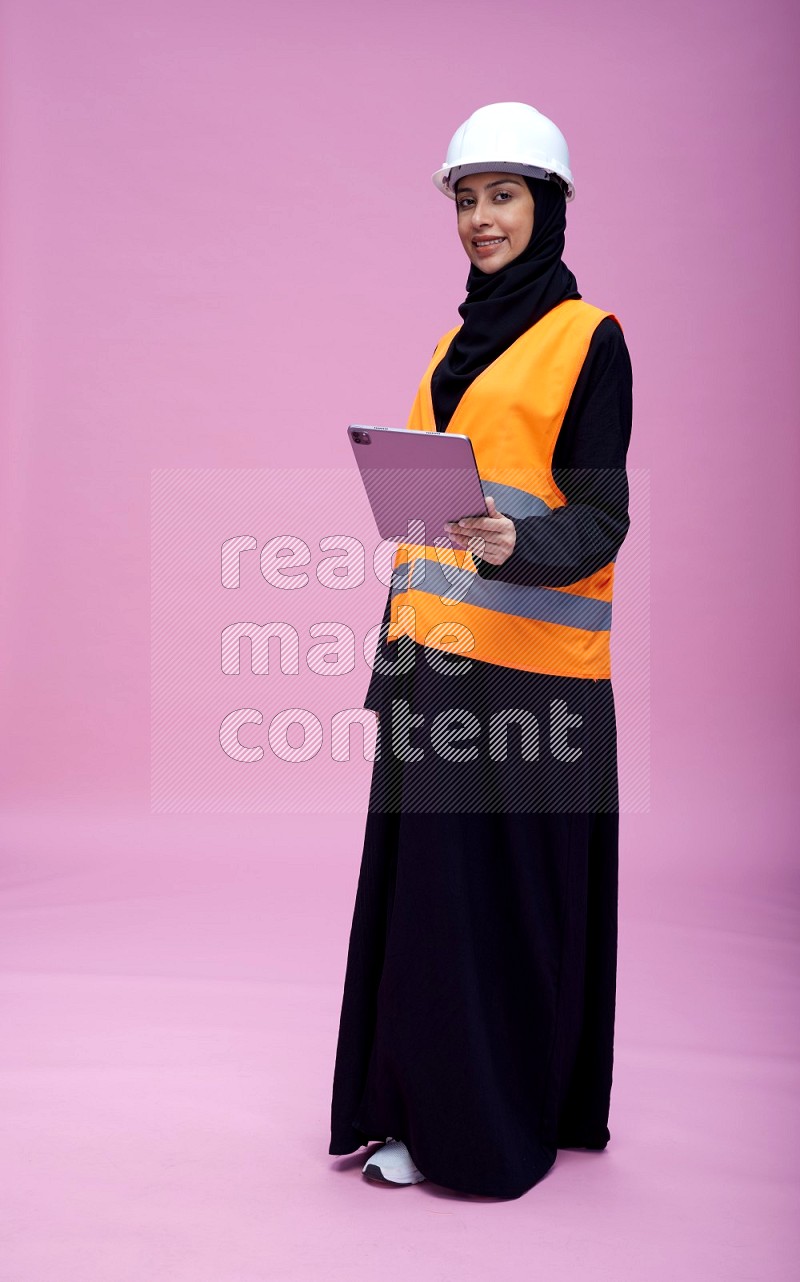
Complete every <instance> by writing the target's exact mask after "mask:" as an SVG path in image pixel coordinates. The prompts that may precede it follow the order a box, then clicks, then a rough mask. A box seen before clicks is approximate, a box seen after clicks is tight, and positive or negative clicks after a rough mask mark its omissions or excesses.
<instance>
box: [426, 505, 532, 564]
mask: <svg viewBox="0 0 800 1282" xmlns="http://www.w3.org/2000/svg"><path fill="white" fill-rule="evenodd" d="M486 506H487V507H488V509H489V515H488V516H465V517H464V519H463V520H461V521H458V522H453V521H448V522H447V523H446V525H445V527H444V528H445V531H446V532H447V534H449V536H450V538H451V540H452V542H453V545H454V546H455V547H458V548H469V549H470V551H471V552H475V555H476V556H477V555H478V553H477V551H475V549H474V548H473V547H472V546H471V545H472V542H473V539H474V537H475V535H476V534H479V535H480V537H481V538H482V539H483V540H484V543H485V546H484V549H483V551H482V552H481V553H480V559H481V560H482V561H488V562H489V564H490V565H502V564H503V562H504V561H507V560H508V558H509V557H510V556H511V553H512V552H513V551H514V544H515V543H516V541H517V531H516V528H515V526H514V522H513V521H512V520H511V518H510V517H508V516H503V513H502V512H498V510H497V508H496V507H495V503H494V499H493V498H492V496H491V494H487V495H486ZM476 547H480V543H476Z"/></svg>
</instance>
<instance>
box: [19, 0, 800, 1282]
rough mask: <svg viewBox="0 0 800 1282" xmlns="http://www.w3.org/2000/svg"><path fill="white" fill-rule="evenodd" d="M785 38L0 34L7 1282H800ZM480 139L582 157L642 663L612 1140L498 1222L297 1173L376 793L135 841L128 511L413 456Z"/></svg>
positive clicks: (324, 1094) (317, 15) (634, 28)
mask: <svg viewBox="0 0 800 1282" xmlns="http://www.w3.org/2000/svg"><path fill="white" fill-rule="evenodd" d="M797 27H798V23H797V20H796V18H795V16H794V15H793V14H792V15H791V16H790V7H789V6H788V5H783V4H776V3H772V4H770V3H763V2H762V3H758V4H756V3H755V2H754V0H752V2H751V0H748V2H747V3H744V2H742V0H734V2H733V3H731V2H727V3H722V2H721V0H714V3H704V4H701V3H694V4H689V3H686V2H685V0H678V2H677V3H671V4H669V5H667V4H664V3H655V4H650V5H648V6H646V7H645V8H642V7H641V6H639V5H636V4H634V2H633V0H610V2H609V3H606V4H604V5H602V6H601V7H600V8H598V6H597V5H596V4H590V3H578V2H577V0H564V3H561V4H559V5H552V6H549V7H548V8H547V9H545V8H544V7H541V6H540V7H538V8H537V9H535V8H534V7H533V6H531V5H529V4H523V3H510V2H509V0H496V2H495V3H493V4H492V5H487V4H478V3H476V2H475V0H468V2H466V3H463V4H462V5H460V6H459V5H454V4H451V3H444V2H442V0H430V2H429V3H426V4H424V5H423V4H411V5H410V6H406V7H405V8H401V7H398V8H397V9H396V10H394V11H393V12H389V11H385V10H384V9H382V8H377V7H375V6H374V4H369V3H366V0H364V2H363V3H353V4H347V5H342V6H338V7H330V6H323V5H322V4H321V3H317V4H309V3H307V2H304V0H299V2H297V3H293V4H287V5H271V4H257V3H255V0H227V2H226V3H224V4H222V3H218V2H215V3H208V2H206V3H202V2H199V3H193V4H189V3H178V0H159V2H158V3H155V0H143V2H142V0H138V2H137V3H136V4H133V3H127V4H108V3H101V2H100V0H61V2H58V0H6V3H5V5H4V11H3V17H2V33H1V34H2V59H3V66H2V73H3V103H2V143H3V180H2V192H1V193H0V199H2V233H3V235H2V255H3V260H2V269H3V289H2V304H1V305H2V350H1V352H0V357H1V358H2V396H3V438H2V453H1V455H0V463H1V465H2V466H1V471H0V486H1V487H2V489H1V491H0V530H1V531H2V541H3V543H2V545H3V548H4V550H5V555H4V558H3V572H2V575H0V594H1V595H2V605H3V650H4V661H3V664H2V673H1V674H0V680H2V689H1V694H2V713H3V722H4V725H5V727H6V730H5V735H4V737H3V749H2V755H3V761H2V767H3V770H2V859H3V902H2V907H3V929H2V941H3V942H2V961H3V975H2V979H1V980H0V982H1V983H2V987H3V995H4V1008H5V1011H6V1024H7V1027H8V1033H7V1036H6V1038H5V1039H4V1045H5V1050H4V1052H3V1059H2V1064H1V1065H0V1069H1V1071H2V1098H3V1100H4V1102H5V1108H4V1110H3V1113H4V1116H3V1120H2V1126H3V1137H2V1144H1V1145H0V1152H2V1159H0V1161H2V1176H3V1180H4V1184H5V1188H4V1191H3V1202H4V1205H5V1207H6V1208H7V1209H8V1211H9V1214H10V1219H11V1222H12V1224H13V1226H14V1232H13V1234H11V1235H9V1236H8V1238H7V1240H6V1244H5V1250H4V1262H3V1263H2V1264H0V1271H2V1270H4V1271H2V1272H0V1276H1V1277H2V1278H3V1279H4V1280H5V1279H9V1282H11V1279H13V1282H34V1280H35V1282H40V1280H41V1282H45V1279H47V1282H50V1280H51V1279H53V1278H67V1277H70V1278H71V1277H81V1278H82V1279H86V1280H87V1282H90V1280H93V1279H95V1278H97V1279H103V1282H105V1280H106V1279H111V1278H113V1279H114V1282H129V1280H130V1282H134V1280H135V1282H140V1279H142V1278H145V1277H147V1278H150V1279H154V1280H156V1279H157V1280H158V1282H161V1279H167V1278H169V1279H170V1280H171V1282H172V1280H174V1282H256V1280H261V1279H276V1282H285V1280H289V1279H292V1280H293V1279H314V1280H315V1282H316V1280H317V1279H328V1278H331V1279H333V1278H340V1277H341V1278H344V1277H347V1278H364V1279H373V1278H376V1277H380V1278H381V1280H382V1282H395V1279H397V1282H400V1280H401V1279H402V1280H403V1282H405V1279H407V1278H408V1277H409V1275H410V1274H411V1272H412V1270H413V1274H414V1276H416V1277H419V1278H424V1279H428V1278H430V1279H434V1278H435V1279H439V1278H442V1279H450V1278H453V1279H455V1278H458V1279H459V1282H461V1279H470V1278H480V1279H485V1278H487V1277H504V1278H518V1277H519V1278H522V1277H527V1276H529V1274H530V1273H531V1272H534V1271H537V1270H539V1269H541V1271H542V1275H543V1276H544V1275H545V1274H546V1275H547V1276H548V1277H550V1278H565V1279H566V1278H568V1279H572V1278H575V1277H578V1276H582V1275H584V1274H585V1273H588V1272H591V1274H592V1276H594V1277H596V1278H600V1279H606V1278H607V1279H614V1282H628V1280H629V1279H630V1280H631V1282H633V1280H634V1279H635V1280H636V1282H639V1279H641V1278H644V1277H646V1278H648V1279H649V1280H650V1282H660V1280H661V1279H664V1280H666V1279H670V1280H671V1279H674V1278H675V1277H677V1276H683V1277H688V1278H693V1279H694V1278H697V1279H703V1280H704V1282H705V1280H706V1279H712V1278H713V1279H716V1278H720V1279H722V1278H725V1279H738V1278H741V1279H745V1278H752V1277H754V1276H757V1277H759V1278H760V1279H762V1278H763V1279H767V1278H769V1279H773V1278H784V1277H788V1276H789V1275H790V1270H789V1265H790V1261H791V1258H792V1253H793V1252H794V1251H796V1248H797V1243H796V1240H795V1239H796V1234H795V1229H794V1224H795V1222H796V1214H795V1206H796V1197H797V1185H798V1182H799V1181H798V1171H797V1162H796V1157H795V1153H796V1151H797V1142H796V1112H797V1104H796V1100H797V1085H798V1083H797V1058H798V1050H799V1049H800V1047H798V1038H797V1034H796V1031H795V1026H794V1022H793V1018H794V1010H795V1009H796V999H797V987H798V983H797V974H798V971H797V922H798V905H797V897H796V876H795V847H796V841H795V842H792V840H791V834H792V831H793V828H792V824H793V820H795V818H796V814H795V810H794V807H793V805H792V802H793V800H794V794H793V787H792V784H793V781H794V777H795V772H796V754H795V753H794V751H793V749H794V743H795V734H794V731H795V727H796V716H797V707H796V682H795V681H794V680H793V678H794V677H795V674H796V668H797V663H796V646H797V635H798V610H797V589H796V581H797V580H796V575H797V552H796V549H797V546H798V540H797V533H798V532H797V528H796V502H795V493H796V485H797V471H798V469H797V416H796V406H797V400H798V391H799V390H800V389H798V373H797V370H798V363H797V359H796V347H797V339H798V326H797V302H796V298H797V286H798V254H797V225H798V215H800V208H798V206H799V204H800V202H799V201H798V178H797V174H796V166H795V164H794V155H795V152H796V146H797V89H796V87H793V86H796V74H795V73H796V67H795V62H796V46H797V34H798V32H797ZM506 99H508V100H522V101H528V102H532V103H533V104H534V105H535V106H537V107H538V108H539V109H540V110H542V111H544V112H545V113H546V114H547V115H549V116H551V117H552V118H553V119H554V120H555V121H556V122H557V123H558V125H559V127H560V128H561V129H562V130H563V132H564V133H565V135H566V137H567V139H568V142H569V145H570V152H571V160H572V168H573V173H574V176H575V182H576V188H577V197H576V200H575V201H574V202H573V203H571V204H570V205H569V206H568V226H567V246H566V251H565V260H566V262H567V263H568V265H569V266H570V267H571V269H572V270H573V271H574V272H575V275H576V277H577V279H578V283H579V288H580V289H581V291H582V293H583V295H584V297H585V298H586V299H587V300H588V301H590V302H592V303H595V304H596V305H598V306H601V307H603V308H605V309H607V310H609V311H613V312H614V313H615V314H616V315H617V316H618V317H619V319H620V321H621V323H622V325H623V328H624V330H625V335H626V339H627V342H628V346H629V349H630V352H631V357H632V361H633V368H634V428H633V438H632V444H631V451H630V455H629V462H630V466H631V468H632V469H633V470H635V472H636V475H637V476H638V477H640V478H644V480H646V481H648V482H649V491H650V501H651V508H652V547H651V555H650V558H649V562H648V564H649V577H650V582H651V592H652V600H651V644H650V647H649V652H648V650H647V649H646V648H645V649H641V648H639V649H638V650H637V651H632V650H630V648H629V649H628V652H627V653H626V652H625V650H624V644H625V643H624V640H622V638H620V637H618V638H617V639H616V640H615V648H614V662H615V663H617V661H618V660H619V667H620V671H619V681H618V682H617V681H616V679H615V692H616V693H617V697H618V704H619V709H618V710H619V721H620V735H621V771H622V776H623V778H622V784H623V788H624V787H626V786H629V782H630V780H631V778H633V777H634V774H635V772H636V771H637V769H639V763H641V761H642V760H643V759H646V760H647V761H648V763H649V783H650V792H649V797H648V800H647V802H646V804H645V805H644V806H639V807H638V809H637V807H636V806H635V805H634V806H632V807H631V808H630V809H629V810H628V811H627V812H626V813H624V814H623V815H622V824H621V827H622V835H621V868H622V883H621V905H620V907H621V934H620V969H619V1003H618V1025H617V1052H616V1068H615V1093H614V1095H613V1098H612V1116H611V1124H610V1125H611V1132H612V1142H611V1144H610V1145H609V1148H608V1150H607V1151H606V1152H605V1153H603V1154H601V1155H598V1154H586V1153H583V1154H582V1153H577V1152H573V1153H568V1152H564V1153H562V1154H561V1155H560V1157H559V1160H558V1162H557V1164H556V1167H555V1168H554V1169H553V1172H552V1173H551V1174H550V1175H549V1176H548V1177H547V1179H546V1180H545V1181H543V1182H542V1184H541V1185H540V1186H538V1187H537V1188H535V1189H534V1190H532V1191H531V1192H530V1193H529V1194H528V1195H527V1196H526V1197H524V1198H522V1199H521V1200H519V1201H518V1202H514V1203H491V1202H488V1203H486V1202H483V1201H482V1200H480V1199H463V1198H458V1197H454V1196H452V1195H451V1194H449V1193H448V1192H447V1191H446V1190H441V1189H437V1188H435V1187H434V1186H432V1185H421V1186H418V1187H417V1188H416V1189H415V1190H414V1191H411V1190H408V1189H406V1190H384V1189H380V1188H375V1187H372V1186H369V1185H367V1184H366V1183H365V1182H364V1181H362V1179H361V1176H360V1166H361V1164H362V1162H363V1159H364V1156H365V1152H364V1151H363V1150H362V1151H361V1153H360V1154H356V1155H354V1156H352V1157H351V1158H348V1159H344V1158H342V1159H334V1158H331V1157H329V1156H328V1155H327V1145H328V1120H329V1103H330V1079H331V1073H332V1067H333V1055H334V1049H335V1039H336V1032H337V1024H338V1014H339V1000H340V996H341V984H342V980H343V975H344V963H345V956H346V946H347V933H348V930H349V924H350V914H351V911H352V901H353V895H354V891H355V880H356V876H357V871H358V863H359V859H360V854H361V840H362V836H363V816H364V811H365V808H366V800H367V791H368V783H369V774H368V769H366V768H363V769H361V771H360V773H356V774H354V775H353V776H351V777H349V782H348V784H347V790H348V791H347V794H346V795H347V805H346V806H345V807H343V808H341V811H340V812H339V813H333V808H332V807H331V806H329V805H327V804H323V805H322V807H321V808H320V807H319V806H315V802H316V801H318V798H317V797H315V795H314V793H313V792H310V793H309V795H308V797H307V800H306V801H305V802H304V803H301V804H298V805H297V806H296V807H295V808H294V810H293V811H284V812H281V811H280V810H279V809H278V808H277V807H274V806H271V805H269V804H268V805H266V806H263V805H262V806H260V807H259V806H255V807H254V806H250V807H248V806H245V805H242V806H240V807H238V808H237V807H236V805H234V806H233V807H228V808H227V810H226V809H225V808H220V809H219V810H216V811H212V812H210V813H207V812H203V811H202V809H201V807H200V806H199V805H196V806H194V807H191V806H190V807H188V808H186V809H185V810H184V811H183V812H182V813H162V812H161V811H159V809H158V807H153V806H152V801H151V777H150V770H151V736H152V733H153V725H152V724H151V703H150V700H151V660H153V658H154V655H153V652H152V645H151V613H150V592H151V563H150V557H151V508H150V482H151V473H152V472H153V471H155V470H159V469H189V470H194V469H212V470H216V469H260V470H264V469H267V470H268V471H271V470H274V469H284V468H298V467H301V468H315V469H319V471H318V472H317V474H316V475H317V484H318V486H319V490H318V493H319V498H320V502H321V503H322V502H323V501H324V502H326V503H329V502H330V499H331V494H333V496H334V498H335V497H336V496H337V491H336V489H335V486H336V485H337V484H338V480H337V478H339V477H341V475H342V470H343V469H346V470H348V471H349V470H350V469H352V458H351V456H350V454H349V448H350V447H349V445H348V443H347V441H346V438H345V434H344V428H345V426H346V424H347V423H348V422H366V423H370V422H375V423H384V424H393V423H395V424H401V425H402V424H404V423H405V420H406V416H407V413H408V408H409V405H410V401H411V398H412V396H413V393H414V390H415V388H416V385H417V382H418V380H419V377H420V375H421V372H422V369H423V368H424V365H425V363H426V361H427V360H428V358H429V356H430V352H431V350H432V348H433V345H434V343H435V341H436V339H437V338H438V337H439V336H440V335H441V333H443V332H444V330H445V329H447V328H449V327H450V326H451V325H453V324H455V323H457V320H458V316H457V312H456V307H457V305H458V303H459V302H460V301H461V298H462V297H463V288H464V281H465V279H466V271H467V263H466V260H465V258H464V256H463V251H462V249H461V247H460V245H459V243H458V241H457V238H456V235H455V228H454V213H453V208H452V206H451V205H450V204H449V203H448V202H446V201H445V200H444V199H443V197H442V196H441V195H440V194H439V193H438V192H437V191H436V190H435V189H434V187H433V184H432V183H431V181H430V174H431V173H432V171H433V170H434V169H435V168H437V167H438V166H439V164H440V163H441V162H442V160H443V157H444V151H445V148H446V145H447V141H448V140H449V138H450V135H451V134H452V132H453V131H454V129H455V128H456V127H457V125H458V124H460V123H461V121H462V120H463V119H464V118H465V117H466V116H467V115H468V114H469V113H470V112H471V111H472V110H474V108H475V107H477V106H479V105H481V104H482V103H485V102H491V101H497V100H506ZM342 493H343V494H350V493H352V495H353V500H352V502H353V504H355V503H359V504H360V505H361V506H360V507H359V508H358V509H357V510H356V508H355V507H352V508H351V507H350V504H349V503H346V504H345V503H343V504H342V506H343V507H344V508H346V509H347V510H346V512H345V511H343V512H342V518H343V521H344V518H345V516H346V530H347V532H348V533H355V534H358V533H359V531H360V532H361V534H362V536H363V537H364V538H365V539H367V538H373V537H374V536H373V532H372V529H371V527H370V525H369V515H368V512H367V510H366V508H365V506H364V504H363V497H362V496H361V495H360V493H359V492H358V488H357V487H354V488H353V489H352V491H349V490H343V492H342ZM356 495H358V498H356V497H355V496H356ZM284 506H285V505H284ZM281 515H282V519H283V516H284V513H283V512H282V514H281ZM268 516H271V514H266V513H265V522H264V529H263V530H253V531H252V532H253V533H254V534H256V535H257V536H258V537H259V538H260V539H261V538H263V537H266V536H267V535H268V534H269V533H271V532H273V531H272V529H271V528H270V525H269V520H268V519H267V518H268ZM302 520H303V518H302V515H301V514H300V513H298V523H299V524H298V531H299V533H300V534H302V532H303V531H302V528H301V526H302ZM643 528H644V527H643V524H642V525H641V526H637V528H636V530H632V531H631V535H630V542H629V543H626V545H625V546H624V547H623V549H622V551H621V553H620V557H619V561H618V591H619V593H620V600H621V601H624V599H625V596H624V594H625V593H628V594H629V598H632V597H633V598H635V601H634V602H633V606H632V609H633V608H634V607H635V610H639V611H646V607H647V600H646V597H647V591H646V588H647V575H646V574H643V573H642V561H641V553H642V547H643V544H642V542H641V538H642V530H643ZM264 531H266V533H265V532H264ZM232 532H234V533H250V532H251V531H250V530H249V529H248V530H245V529H241V530H236V531H232ZM281 532H284V531H281ZM331 532H334V533H338V532H339V531H338V530H335V531H331ZM637 548H638V549H639V551H638V553H637V551H636V549H637ZM626 576H627V577H626ZM634 587H635V591H634ZM202 593H203V588H202V586H201V587H200V589H199V594H200V597H201V598H202ZM384 597H385V589H384V588H383V587H382V586H381V585H380V584H379V583H378V582H377V581H376V582H374V584H373V594H372V596H371V597H370V598H369V601H368V602H367V603H366V605H365V612H366V616H369V615H370V612H372V614H374V613H375V611H376V610H379V609H380V607H381V606H382V603H383V600H384ZM201 608H202V600H201ZM187 609H191V601H190V600H189V601H187ZM208 617H209V618H210V617H211V615H209V616H208ZM637 617H641V616H637ZM618 623H619V619H618V617H617V615H616V614H615V627H616V626H617V625H618ZM214 626H215V627H216V623H215V624H214ZM209 635H210V637H211V641H212V642H213V641H214V636H215V634H214V632H213V631H212V632H211V633H210V634H209ZM216 635H217V640H218V631H217V634H216ZM215 657H217V656H215ZM643 671H644V673H645V674H646V680H643V679H642V672H643ZM615 673H616V669H615ZM787 674H791V676H789V675H787ZM367 677H368V672H367V670H366V668H364V667H362V668H361V669H359V670H358V671H356V672H354V673H353V678H352V685H351V687H350V688H351V691H352V696H353V699H354V700H356V701H357V702H360V699H361V698H362V697H363V691H364V690H365V688H366V683H367ZM348 697H349V696H348ZM643 701H644V702H643ZM214 716H215V717H216V709H215V710H214ZM211 724H216V722H215V721H214V720H213V718H212V722H211ZM642 727H644V729H642ZM175 733H176V742H179V736H180V720H179V719H176V726H175ZM362 765H363V763H362ZM151 807H152V808H151ZM265 811H267V813H264V812H265Z"/></svg>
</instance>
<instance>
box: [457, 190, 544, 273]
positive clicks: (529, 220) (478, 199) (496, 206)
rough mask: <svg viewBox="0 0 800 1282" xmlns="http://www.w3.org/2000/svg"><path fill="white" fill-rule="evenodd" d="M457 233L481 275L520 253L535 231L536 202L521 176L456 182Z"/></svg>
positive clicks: (504, 263)
mask: <svg viewBox="0 0 800 1282" xmlns="http://www.w3.org/2000/svg"><path fill="white" fill-rule="evenodd" d="M456 210H457V212H458V234H459V236H460V237H461V244H462V245H463V246H464V249H465V250H466V251H467V257H468V258H469V260H470V262H471V263H473V264H474V265H475V267H478V268H480V270H481V271H482V272H487V273H489V272H496V271H499V270H500V268H501V267H505V265H506V263H510V262H511V260H512V259H514V258H516V256H517V254H521V253H522V251H523V249H524V248H525V246H526V245H527V244H528V242H529V241H530V238H531V234H532V232H533V211H534V202H533V196H532V195H531V191H530V188H529V187H528V184H527V183H526V182H525V180H524V179H523V178H521V177H520V176H519V174H467V175H466V176H465V177H464V178H460V179H459V180H458V182H457V183H456Z"/></svg>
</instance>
